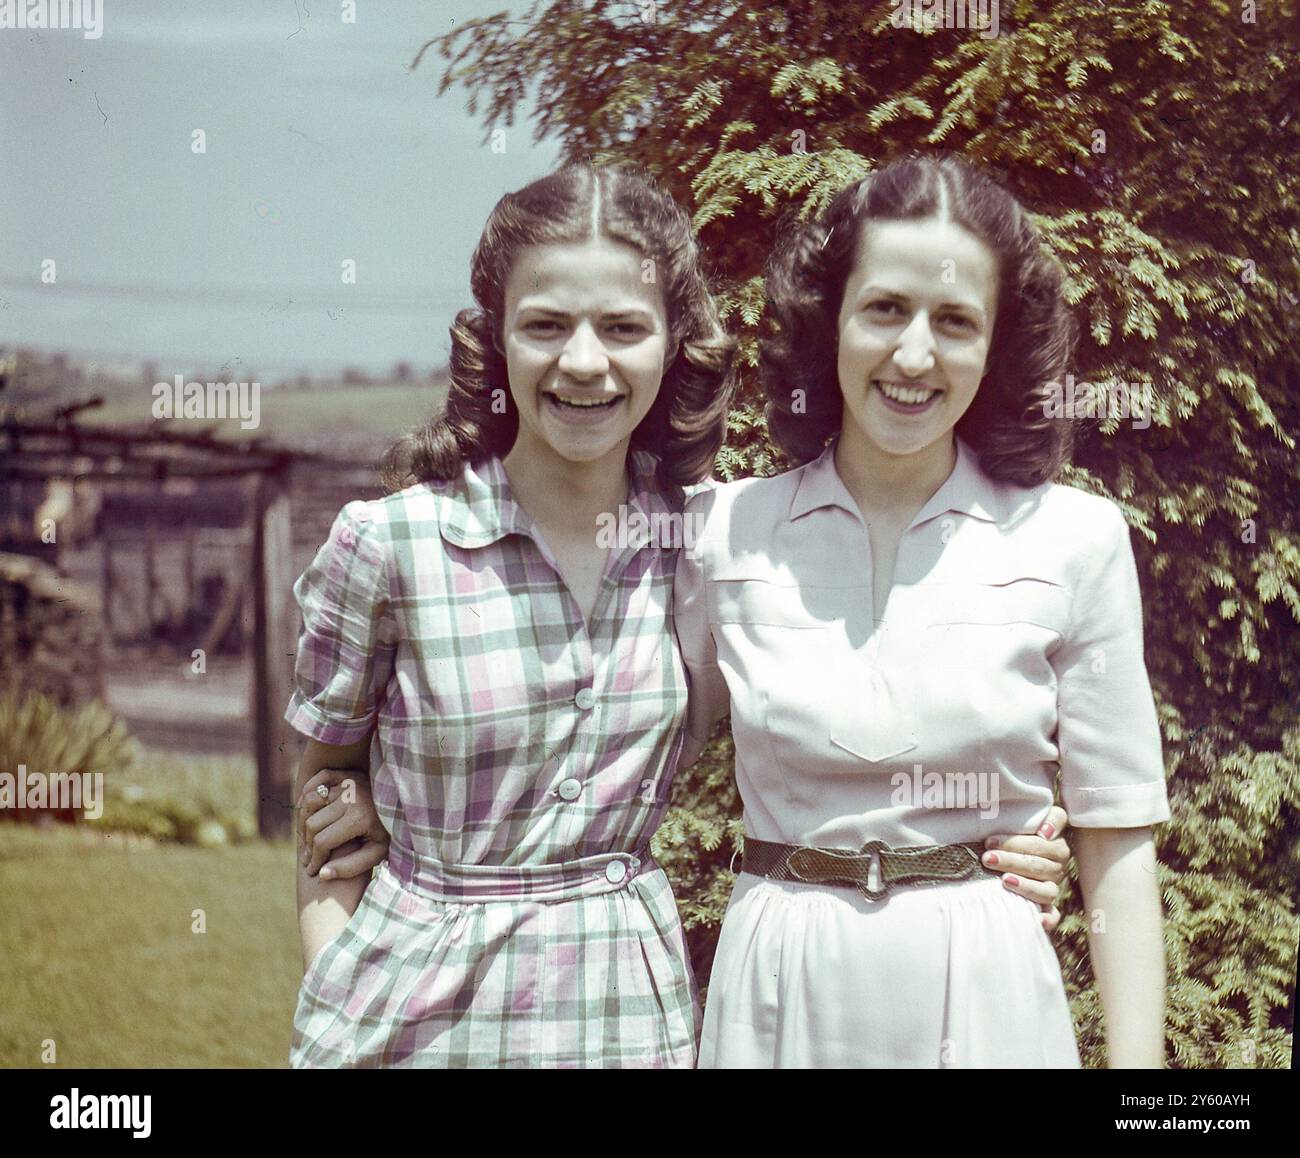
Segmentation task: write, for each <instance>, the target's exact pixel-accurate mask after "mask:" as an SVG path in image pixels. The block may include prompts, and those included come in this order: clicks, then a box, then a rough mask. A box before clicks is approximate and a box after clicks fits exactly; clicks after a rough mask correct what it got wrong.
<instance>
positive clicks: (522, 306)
mask: <svg viewBox="0 0 1300 1158" xmlns="http://www.w3.org/2000/svg"><path fill="white" fill-rule="evenodd" d="M518 312H519V313H521V314H526V313H531V314H542V315H544V316H546V317H549V318H571V317H572V316H573V315H572V314H570V313H569V311H568V310H557V309H555V308H554V307H552V306H542V305H531V304H529V302H528V301H527V300H525V301H522V302H520V303H519V306H518ZM600 317H601V319H602V320H603V321H607V322H608V321H618V320H619V319H621V318H636V319H639V320H642V321H651V320H653V319H654V314H653V313H652V312H651V311H650V310H647V309H645V308H644V307H643V306H631V307H628V308H626V309H621V310H608V311H606V312H604V313H602V314H601V315H600Z"/></svg>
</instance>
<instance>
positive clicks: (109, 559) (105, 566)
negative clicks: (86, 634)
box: [99, 528, 114, 647]
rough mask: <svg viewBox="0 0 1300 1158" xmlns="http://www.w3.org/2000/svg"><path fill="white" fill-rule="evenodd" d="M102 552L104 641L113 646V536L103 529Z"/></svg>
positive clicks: (100, 576) (100, 587) (101, 577)
mask: <svg viewBox="0 0 1300 1158" xmlns="http://www.w3.org/2000/svg"><path fill="white" fill-rule="evenodd" d="M102 542H103V546H104V549H103V552H102V553H101V555H100V558H99V589H100V594H101V595H102V596H103V602H104V611H103V615H104V641H105V642H106V643H107V644H108V645H109V646H110V647H112V646H113V642H114V641H113V536H112V535H111V534H110V533H109V531H108V529H107V528H105V529H104V537H103V540H102Z"/></svg>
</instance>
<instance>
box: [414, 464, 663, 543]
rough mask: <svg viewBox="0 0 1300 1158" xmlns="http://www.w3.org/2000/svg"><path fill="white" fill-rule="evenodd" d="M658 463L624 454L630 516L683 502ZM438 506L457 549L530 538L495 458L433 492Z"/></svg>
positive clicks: (528, 525) (440, 521)
mask: <svg viewBox="0 0 1300 1158" xmlns="http://www.w3.org/2000/svg"><path fill="white" fill-rule="evenodd" d="M657 465H658V460H657V459H656V458H655V456H654V455H653V454H651V453H649V451H644V450H634V451H632V452H631V453H630V454H629V455H628V475H629V478H630V482H629V485H628V497H627V505H628V511H629V513H639V514H641V515H643V516H645V517H646V518H649V517H650V516H651V515H655V514H658V515H668V514H672V513H674V512H679V511H680V510H681V508H682V505H683V502H684V496H683V493H682V491H681V488H673V489H674V491H675V492H676V493H674V494H665V493H664V492H663V490H662V489H661V488H660V487H659V484H658V483H657V482H656V479H655V468H656V467H657ZM434 493H435V495H436V496H437V501H438V507H439V509H438V529H439V530H440V531H441V532H442V537H443V538H444V539H446V540H447V541H448V542H449V543H453V544H455V545H456V546H458V547H468V548H474V547H486V546H488V545H490V544H492V543H495V542H497V541H498V540H499V539H503V538H505V536H506V535H529V536H530V537H531V535H532V533H533V522H532V520H531V519H530V518H529V517H528V514H527V513H526V512H525V511H524V509H523V508H522V507H521V506H520V505H519V504H518V503H517V502H516V501H515V498H514V494H513V493H512V491H511V489H510V480H509V478H507V477H506V468H505V466H504V465H503V463H502V462H501V460H500V459H499V458H497V457H495V456H494V457H492V458H488V459H486V460H484V461H483V462H481V463H478V464H477V465H474V466H471V465H469V464H466V466H465V468H464V470H463V471H462V472H461V476H460V478H459V479H457V480H456V481H455V482H454V483H452V484H451V485H450V486H448V487H446V488H440V489H439V490H437V491H435V492H434Z"/></svg>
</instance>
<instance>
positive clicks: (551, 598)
mask: <svg viewBox="0 0 1300 1158" xmlns="http://www.w3.org/2000/svg"><path fill="white" fill-rule="evenodd" d="M654 465H655V460H654V459H653V458H652V457H651V456H650V455H648V454H644V453H642V452H634V453H633V454H632V455H631V456H630V457H629V474H630V478H631V485H630V487H629V493H628V500H627V512H628V513H629V515H631V514H633V513H636V514H640V515H641V516H643V517H644V518H646V519H647V521H649V520H651V519H652V518H656V517H657V518H658V519H660V520H663V519H665V518H671V517H672V516H674V515H677V514H680V512H681V509H682V504H683V501H684V498H683V495H682V493H681V492H680V491H672V492H669V493H665V492H663V491H662V490H661V489H659V488H658V487H657V485H656V483H655V481H654V477H653V471H654ZM660 525H664V524H663V523H662V522H661V523H660ZM676 559H677V551H676V550H675V549H673V548H671V547H667V546H665V547H661V546H657V545H653V544H652V545H649V546H638V545H637V542H636V540H635V539H633V540H631V541H630V543H629V545H628V546H624V547H621V548H614V549H611V551H610V557H609V560H608V562H607V565H606V570H605V574H604V577H603V579H602V581H601V587H600V591H599V595H598V596H597V600H596V604H595V607H594V609H593V612H592V615H591V619H590V627H588V625H587V623H586V622H585V621H584V619H583V615H582V611H581V609H580V607H579V606H578V604H577V601H576V600H575V599H574V598H573V596H572V595H571V594H570V593H569V591H568V588H567V587H566V585H565V584H564V582H563V580H562V579H561V577H560V574H559V570H558V568H557V567H556V566H555V562H554V557H553V556H552V554H551V552H550V551H549V549H548V548H547V547H546V545H545V543H544V542H543V540H542V538H541V537H540V535H539V534H538V532H537V530H536V528H535V526H534V525H533V523H532V522H531V520H530V519H529V518H528V516H527V514H526V513H525V512H524V511H523V509H522V508H521V507H520V506H519V505H518V504H517V503H516V502H515V501H514V499H513V498H512V496H511V493H510V487H509V483H508V480H507V478H506V474H505V470H504V468H503V466H502V464H501V462H500V460H499V459H496V458H492V459H489V460H488V461H486V462H485V463H483V464H481V465H480V466H478V467H466V468H465V469H464V470H463V472H462V474H461V476H460V477H459V478H458V479H456V480H454V481H452V482H450V483H438V484H427V485H426V484H419V485H416V486H412V487H409V488H408V489H406V490H404V491H401V492H398V493H396V494H393V495H389V496H387V497H386V498H383V499H379V500H375V501H373V502H352V503H348V504H347V506H345V507H344V508H343V510H342V511H341V512H340V514H339V515H338V517H337V519H336V520H335V523H334V526H333V529H332V530H331V533H330V538H329V541H328V542H327V543H326V544H325V545H324V546H323V547H322V548H321V549H320V551H319V552H318V553H317V555H316V558H315V560H314V561H313V563H312V564H311V566H310V567H308V569H307V570H306V571H305V572H304V573H303V575H302V576H301V578H299V580H298V582H297V583H296V584H295V586H294V594H295V596H296V597H297V599H298V602H299V605H300V607H301V609H302V615H303V631H302V635H301V638H300V641H299V650H298V656H297V661H296V666H295V690H294V692H293V696H292V699H291V700H290V703H289V707H288V709H287V711H286V713H285V718H286V719H287V720H288V721H289V723H290V724H292V726H293V727H294V728H295V729H296V730H297V731H299V732H301V733H303V734H304V735H307V736H310V737H314V738H315V739H317V740H320V741H322V742H323V743H327V744H348V743H354V742H355V741H356V740H358V739H360V738H362V737H363V736H365V735H366V734H367V733H368V732H370V731H371V729H374V733H373V739H372V742H371V749H370V772H371V782H372V787H373V792H374V800H375V806H376V809H377V811H378V813H379V816H380V818H381V819H382V821H383V823H384V826H385V827H386V828H387V829H388V831H389V833H390V835H391V837H392V844H391V848H390V853H389V860H388V862H387V863H386V864H383V865H381V866H380V867H379V869H378V870H377V872H376V874H375V876H374V878H373V879H372V880H371V882H370V884H369V886H368V887H367V889H366V892H365V895H364V896H363V897H362V899H361V903H360V904H359V905H358V907H357V910H356V913H355V914H354V916H353V917H352V919H351V920H350V921H349V922H348V924H347V926H346V928H344V930H343V931H342V932H341V933H340V934H339V935H338V936H337V937H335V938H334V940H333V941H331V942H330V943H329V944H327V945H326V946H324V947H323V948H322V949H321V950H320V951H319V952H318V953H317V954H316V957H315V958H314V959H313V961H312V963H311V965H310V967H309V968H308V970H307V973H306V975H305V976H304V978H303V981H302V986H301V989H300V991H299V997H298V1005H297V1009H296V1011H295V1014H294V1027H293V1044H292V1049H291V1054H290V1064H291V1065H294V1066H358V1067H361V1066H410V1067H417V1066H419V1067H425V1066H438V1067H447V1066H451V1067H458V1066H518V1067H577V1066H602V1067H624V1066H627V1067H631V1066H683V1067H689V1066H691V1065H693V1064H694V1060H695V1051H696V1044H697V1034H698V1027H699V1012H698V1004H697V997H696V989H695V982H694V978H693V977H692V974H691V969H690V965H689V962H688V958H687V954H686V947H685V941H684V938H683V936H682V930H681V926H680V924H679V921H678V916H677V908H676V904H675V902H674V899H673V895H672V891H671V888H670V887H669V884H668V880H667V878H666V876H665V875H664V873H663V871H662V870H661V869H660V868H659V867H658V866H657V865H655V864H654V862H653V861H652V860H651V859H650V855H649V851H648V844H649V840H650V837H651V835H652V833H653V832H654V830H655V828H656V827H657V826H658V824H659V821H660V819H661V817H662V815H663V812H664V810H665V809H666V807H667V802H668V790H669V786H670V781H671V778H672V774H673V772H674V770H675V768H676V763H677V759H678V756H679V754H680V752H681V747H682V741H683V730H682V724H683V722H684V719H685V713H686V706H687V679H686V673H685V669H684V667H683V664H682V660H681V657H680V655H679V653H678V650H677V648H676V647H675V646H674V641H673V636H672V634H671V622H670V619H669V612H670V604H671V597H672V583H673V572H674V569H675V567H676Z"/></svg>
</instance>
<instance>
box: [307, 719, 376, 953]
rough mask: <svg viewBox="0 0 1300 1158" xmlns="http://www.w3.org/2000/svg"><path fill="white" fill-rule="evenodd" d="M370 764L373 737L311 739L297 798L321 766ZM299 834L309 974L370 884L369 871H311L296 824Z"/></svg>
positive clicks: (361, 768) (359, 767)
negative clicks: (336, 876) (325, 876)
mask: <svg viewBox="0 0 1300 1158" xmlns="http://www.w3.org/2000/svg"><path fill="white" fill-rule="evenodd" d="M369 763H370V737H369V736H367V737H366V738H365V739H363V740H358V741H357V742H356V743H355V744H343V745H335V744H322V743H320V741H318V740H308V741H307V750H306V751H305V752H304V753H303V757H302V763H301V764H299V765H298V778H297V782H296V783H295V785H294V799H295V800H296V799H297V798H298V797H299V796H300V795H301V794H302V791H303V787H304V785H306V783H307V781H308V780H310V779H311V778H312V777H313V776H314V775H315V774H316V773H317V772H318V771H320V770H321V769H322V768H351V769H355V770H357V771H358V772H367V770H368V768H369ZM294 827H295V830H296V831H297V834H298V852H299V855H298V858H297V872H298V932H299V935H300V937H301V940H302V968H303V972H304V973H306V971H307V969H308V968H309V967H310V965H311V962H312V959H313V958H314V957H315V956H316V954H317V953H318V952H319V951H320V950H321V949H323V948H324V947H325V946H326V945H327V944H328V943H329V942H330V941H332V940H333V939H334V938H335V937H337V936H338V935H339V933H341V932H342V931H343V927H344V926H345V925H346V924H347V923H348V921H349V920H351V918H352V914H353V913H355V912H356V911H357V905H359V904H360V903H361V897H362V894H363V893H364V892H365V891H366V886H367V885H368V884H369V883H370V877H369V874H363V875H362V876H359V877H346V878H343V879H341V880H329V881H326V880H322V879H321V878H320V877H319V876H313V875H312V874H311V873H310V872H308V869H307V866H306V865H304V864H303V862H302V855H301V854H302V850H303V848H304V847H305V846H304V843H303V830H302V825H301V824H296V825H295V826H294Z"/></svg>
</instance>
